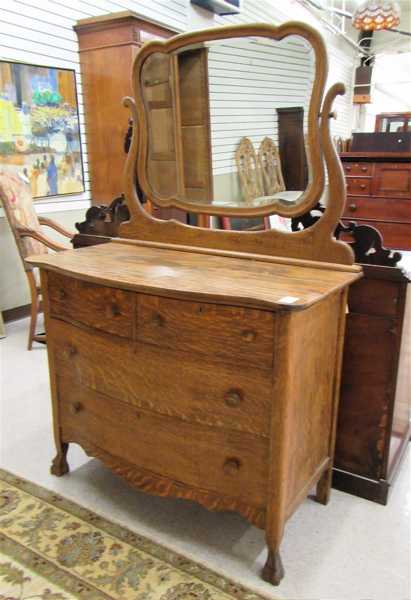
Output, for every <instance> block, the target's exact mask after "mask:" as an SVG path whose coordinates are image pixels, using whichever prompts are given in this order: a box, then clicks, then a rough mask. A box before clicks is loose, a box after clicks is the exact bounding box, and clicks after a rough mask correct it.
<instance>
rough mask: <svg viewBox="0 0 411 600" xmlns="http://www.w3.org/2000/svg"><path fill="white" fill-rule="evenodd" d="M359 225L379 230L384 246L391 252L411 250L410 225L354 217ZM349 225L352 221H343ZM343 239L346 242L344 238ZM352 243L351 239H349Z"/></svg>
mask: <svg viewBox="0 0 411 600" xmlns="http://www.w3.org/2000/svg"><path fill="white" fill-rule="evenodd" d="M352 220H354V221H355V222H356V223H357V225H371V227H375V229H378V231H379V232H380V234H381V235H382V239H383V246H385V248H390V249H391V250H411V224H410V223H389V222H383V221H363V220H362V219H356V218H355V217H353V219H351V221H352ZM343 222H344V223H345V224H346V225H347V224H348V223H349V222H350V221H347V220H346V219H343ZM341 239H343V240H345V238H344V237H342V238H341ZM347 241H350V238H347Z"/></svg>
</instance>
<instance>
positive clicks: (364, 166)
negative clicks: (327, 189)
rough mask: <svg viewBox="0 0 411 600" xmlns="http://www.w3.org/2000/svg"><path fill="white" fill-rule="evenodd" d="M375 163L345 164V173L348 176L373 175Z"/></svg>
mask: <svg viewBox="0 0 411 600" xmlns="http://www.w3.org/2000/svg"><path fill="white" fill-rule="evenodd" d="M372 168H373V163H369V162H358V163H356V162H343V169H344V173H346V174H347V175H351V176H354V175H361V176H362V177H364V176H366V175H371V174H372Z"/></svg>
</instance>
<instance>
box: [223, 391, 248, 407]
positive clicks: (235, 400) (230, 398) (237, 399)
mask: <svg viewBox="0 0 411 600" xmlns="http://www.w3.org/2000/svg"><path fill="white" fill-rule="evenodd" d="M242 401H243V394H242V393H241V391H240V390H228V392H226V394H225V395H224V402H225V404H226V406H230V407H231V408H235V407H236V406H238V405H239V404H241V402H242Z"/></svg>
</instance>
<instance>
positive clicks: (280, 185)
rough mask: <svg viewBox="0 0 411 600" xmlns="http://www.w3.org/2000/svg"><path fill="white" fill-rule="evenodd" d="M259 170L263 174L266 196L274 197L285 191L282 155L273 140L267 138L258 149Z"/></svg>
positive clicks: (262, 179)
mask: <svg viewBox="0 0 411 600" xmlns="http://www.w3.org/2000/svg"><path fill="white" fill-rule="evenodd" d="M257 161H258V168H259V169H260V173H261V181H262V183H263V188H264V194H265V195H266V196H273V195H274V194H277V192H283V191H284V190H285V185H284V179H283V173H282V171H281V159H280V153H279V151H278V148H277V146H276V145H275V143H274V142H273V140H272V139H271V138H269V137H265V138H264V139H263V140H262V142H261V144H260V147H259V149H258V157H257Z"/></svg>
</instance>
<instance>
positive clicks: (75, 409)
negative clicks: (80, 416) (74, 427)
mask: <svg viewBox="0 0 411 600" xmlns="http://www.w3.org/2000/svg"><path fill="white" fill-rule="evenodd" d="M82 409H83V405H82V404H81V402H73V403H72V404H70V412H71V414H72V415H76V414H77V413H79V412H80V411H81V410H82Z"/></svg>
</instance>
